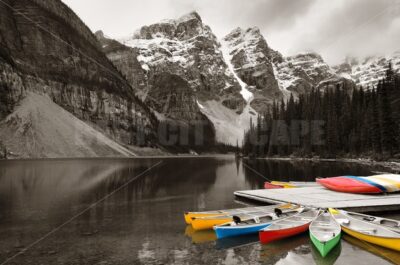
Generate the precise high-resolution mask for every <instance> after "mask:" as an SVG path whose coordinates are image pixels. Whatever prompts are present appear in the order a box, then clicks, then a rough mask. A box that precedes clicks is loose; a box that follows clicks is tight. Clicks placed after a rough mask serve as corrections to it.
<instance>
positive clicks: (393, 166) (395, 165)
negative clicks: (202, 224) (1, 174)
mask: <svg viewBox="0 0 400 265" xmlns="http://www.w3.org/2000/svg"><path fill="white" fill-rule="evenodd" d="M218 157H220V158H235V154H233V153H231V154H203V155H190V154H181V155H179V154H178V155H155V156H151V155H149V156H134V157H123V156H121V157H118V156H112V157H107V156H105V157H54V158H48V157H45V158H11V159H10V158H9V159H2V160H1V159H0V163H3V162H18V161H58V160H104V159H109V160H135V159H173V158H218ZM240 159H244V160H253V159H254V160H276V161H308V162H341V163H357V164H361V165H365V166H378V167H382V169H386V170H390V171H393V173H398V174H400V161H398V162H397V161H376V160H373V159H366V158H302V157H258V158H249V157H241V158H240Z"/></svg>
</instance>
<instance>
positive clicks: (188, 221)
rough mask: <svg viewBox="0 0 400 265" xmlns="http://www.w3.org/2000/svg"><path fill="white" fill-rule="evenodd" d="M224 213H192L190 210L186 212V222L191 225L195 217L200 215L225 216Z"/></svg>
mask: <svg viewBox="0 0 400 265" xmlns="http://www.w3.org/2000/svg"><path fill="white" fill-rule="evenodd" d="M223 215H224V213H192V212H188V213H185V214H184V217H185V222H186V224H188V225H190V224H191V223H192V219H193V218H198V217H213V216H223Z"/></svg>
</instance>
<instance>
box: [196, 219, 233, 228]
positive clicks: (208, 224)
mask: <svg viewBox="0 0 400 265" xmlns="http://www.w3.org/2000/svg"><path fill="white" fill-rule="evenodd" d="M232 221H233V219H232V217H227V216H221V218H212V219H207V218H204V219H202V218H194V219H192V227H193V229H194V230H196V231H199V230H207V229H212V228H213V227H214V226H216V225H222V224H225V223H228V222H232Z"/></svg>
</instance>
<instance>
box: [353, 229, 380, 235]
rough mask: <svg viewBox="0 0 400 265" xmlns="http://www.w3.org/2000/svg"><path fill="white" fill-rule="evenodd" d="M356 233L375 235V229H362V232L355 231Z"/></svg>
mask: <svg viewBox="0 0 400 265" xmlns="http://www.w3.org/2000/svg"><path fill="white" fill-rule="evenodd" d="M357 231H358V232H361V233H364V234H375V233H376V231H377V230H376V229H363V230H357Z"/></svg>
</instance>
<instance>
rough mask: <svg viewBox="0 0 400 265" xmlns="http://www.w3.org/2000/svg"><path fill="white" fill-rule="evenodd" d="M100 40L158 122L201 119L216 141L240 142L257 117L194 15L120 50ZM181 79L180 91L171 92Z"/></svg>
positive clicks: (157, 27) (140, 34)
mask: <svg viewBox="0 0 400 265" xmlns="http://www.w3.org/2000/svg"><path fill="white" fill-rule="evenodd" d="M97 36H98V38H99V40H100V42H101V43H102V46H103V49H104V51H105V52H106V54H107V56H108V58H109V59H110V60H111V61H112V62H114V64H115V65H116V66H117V68H118V69H119V70H120V71H121V72H122V73H123V74H124V75H125V76H127V78H128V80H130V81H131V82H132V86H133V87H134V88H136V89H137V91H136V93H137V94H138V95H140V96H141V97H142V99H144V100H145V102H146V104H148V105H149V106H151V107H152V108H153V109H154V110H155V111H156V112H157V114H158V117H159V118H161V119H165V118H166V119H173V120H181V121H186V122H187V121H190V122H192V121H193V120H194V119H197V118H199V115H198V113H201V114H203V115H205V117H206V118H207V120H208V121H211V122H212V124H213V127H214V128H215V131H216V140H217V141H219V142H226V143H230V144H236V142H237V141H239V142H241V141H242V139H243V132H244V129H245V128H247V127H248V126H249V124H250V117H251V116H254V118H255V116H256V111H254V110H253V109H252V108H251V107H250V106H249V103H248V102H249V101H251V98H252V93H250V92H249V91H248V90H247V84H245V83H244V82H243V81H242V80H241V79H240V78H239V77H238V75H237V74H236V72H235V71H233V66H232V63H231V61H230V60H226V56H229V55H227V54H226V50H224V49H223V47H222V46H221V43H220V42H219V41H218V39H217V38H216V36H215V35H214V34H213V32H212V31H211V29H210V27H208V26H207V25H205V24H204V23H203V22H202V20H201V18H200V16H199V15H198V14H197V13H196V12H192V13H190V14H187V15H184V16H182V17H180V18H178V19H175V20H163V21H161V22H159V23H156V24H153V25H149V26H144V27H142V28H141V29H139V30H137V31H136V32H135V33H134V34H132V35H131V36H129V37H126V38H122V39H120V40H119V41H120V45H119V46H118V45H116V44H115V43H113V40H109V39H107V38H106V37H104V35H103V34H101V33H98V34H97ZM110 45H112V46H113V47H112V48H110ZM224 56H225V57H224ZM138 65H139V66H140V67H137V66H138ZM132 68H133V69H134V70H132ZM138 72H140V73H139V75H138V74H137V73H138ZM166 73H167V75H169V78H166V77H165V75H166ZM130 76H135V78H131V77H130ZM138 76H139V77H140V76H142V77H140V78H138ZM160 76H161V77H160ZM178 78H180V79H181V81H180V82H179V84H180V86H179V87H177V86H168V83H170V82H172V81H171V80H176V79H178ZM138 79H139V80H138ZM160 80H161V81H160ZM184 82H187V85H183V83H184ZM140 84H144V85H140ZM172 110H173V111H172ZM189 113H192V114H193V115H190V114H189Z"/></svg>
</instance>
